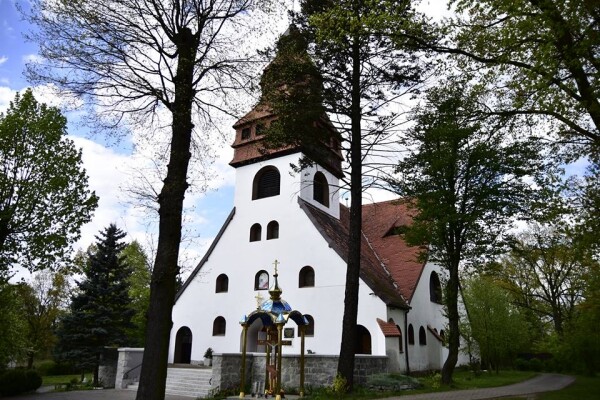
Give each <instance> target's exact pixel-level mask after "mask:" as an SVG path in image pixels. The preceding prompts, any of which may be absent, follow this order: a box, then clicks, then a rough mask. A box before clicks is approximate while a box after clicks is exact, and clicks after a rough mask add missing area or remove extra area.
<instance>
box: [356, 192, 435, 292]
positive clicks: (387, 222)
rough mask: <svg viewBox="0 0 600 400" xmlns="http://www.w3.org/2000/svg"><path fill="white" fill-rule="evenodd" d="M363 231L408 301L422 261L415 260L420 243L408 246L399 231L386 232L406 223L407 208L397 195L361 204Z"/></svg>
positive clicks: (408, 211)
mask: <svg viewBox="0 0 600 400" xmlns="http://www.w3.org/2000/svg"><path fill="white" fill-rule="evenodd" d="M362 215H363V226H362V229H363V233H364V234H365V236H366V237H367V238H368V239H369V242H370V243H371V246H372V247H373V249H374V250H375V252H376V253H377V255H378V256H379V259H380V260H381V261H382V262H383V263H384V264H385V266H386V268H387V270H388V271H389V272H390V274H391V275H392V278H393V279H394V281H396V283H397V284H398V286H399V288H400V292H401V293H402V295H403V296H404V298H405V299H408V302H409V303H410V302H411V300H412V297H413V295H414V292H415V289H416V286H417V283H418V281H419V278H420V276H421V273H422V272H423V267H424V265H425V263H424V262H423V261H419V255H420V254H421V252H422V251H423V250H424V248H422V247H411V246H408V245H407V244H406V242H405V241H404V239H403V238H402V237H401V236H400V235H388V236H386V233H388V232H389V231H390V229H392V228H394V227H400V226H406V225H410V224H411V222H412V218H411V211H410V210H409V208H408V205H407V203H406V202H403V201H402V200H401V199H398V200H391V201H384V202H381V203H373V204H366V205H363V212H362Z"/></svg>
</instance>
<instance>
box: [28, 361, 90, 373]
mask: <svg viewBox="0 0 600 400" xmlns="http://www.w3.org/2000/svg"><path fill="white" fill-rule="evenodd" d="M35 369H36V371H37V372H39V374H40V375H41V376H54V375H72V374H77V373H79V372H80V371H79V370H77V369H76V368H75V367H74V366H73V364H70V363H64V362H55V361H53V360H45V361H42V362H40V363H38V364H37V365H36V367H35Z"/></svg>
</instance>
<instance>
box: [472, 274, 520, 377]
mask: <svg viewBox="0 0 600 400" xmlns="http://www.w3.org/2000/svg"><path fill="white" fill-rule="evenodd" d="M462 295H463V300H464V304H465V307H466V309H467V310H468V313H466V314H465V315H463V319H466V320H467V321H465V325H466V324H468V326H469V330H470V335H471V337H472V338H473V339H474V340H475V341H476V342H477V344H478V348H479V353H480V355H481V361H482V364H483V365H484V366H488V365H489V366H490V367H491V368H493V369H495V370H496V373H498V372H499V369H500V367H502V366H509V365H510V364H511V361H512V360H513V359H514V357H515V356H516V355H517V353H519V352H520V351H523V350H525V349H526V348H527V344H528V343H529V340H528V339H529V338H528V329H527V328H528V326H527V323H526V321H525V319H524V318H523V316H522V315H521V314H520V312H519V309H518V308H516V307H515V306H513V305H512V304H511V302H510V296H509V294H508V293H507V292H506V290H505V289H503V288H502V286H500V285H499V284H498V283H497V282H495V281H494V279H492V278H491V277H486V276H478V277H476V278H473V279H470V280H468V281H467V282H466V283H465V284H464V286H463V291H462Z"/></svg>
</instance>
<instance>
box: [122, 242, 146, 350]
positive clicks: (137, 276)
mask: <svg viewBox="0 0 600 400" xmlns="http://www.w3.org/2000/svg"><path fill="white" fill-rule="evenodd" d="M121 256H122V257H123V258H124V260H125V262H126V263H127V265H129V266H130V267H131V276H130V277H129V298H130V299H131V308H132V309H133V310H134V311H135V314H134V315H133V317H132V319H131V322H132V323H133V324H134V328H133V329H132V330H131V331H130V332H129V336H130V341H131V343H130V344H131V345H132V346H138V347H144V337H145V334H146V325H147V322H148V316H147V313H148V305H149V304H150V275H151V273H152V269H151V265H150V261H149V260H148V256H146V253H145V252H144V249H143V248H142V246H141V245H140V243H139V242H137V241H135V240H134V241H133V242H131V243H129V244H128V245H127V246H125V248H124V249H123V251H122V252H121Z"/></svg>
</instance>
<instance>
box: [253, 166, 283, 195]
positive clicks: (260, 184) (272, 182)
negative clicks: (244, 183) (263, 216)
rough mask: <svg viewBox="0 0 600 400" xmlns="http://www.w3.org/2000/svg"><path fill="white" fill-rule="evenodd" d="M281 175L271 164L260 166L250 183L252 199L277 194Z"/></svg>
mask: <svg viewBox="0 0 600 400" xmlns="http://www.w3.org/2000/svg"><path fill="white" fill-rule="evenodd" d="M280 183H281V177H280V175H279V170H278V169H277V168H275V167H273V166H268V167H264V168H262V169H261V170H260V171H258V172H257V173H256V175H255V176H254V181H253V183H252V200H258V199H263V198H265V197H272V196H279V190H280V188H279V186H280Z"/></svg>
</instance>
